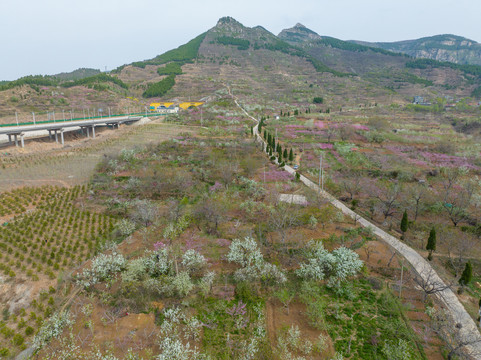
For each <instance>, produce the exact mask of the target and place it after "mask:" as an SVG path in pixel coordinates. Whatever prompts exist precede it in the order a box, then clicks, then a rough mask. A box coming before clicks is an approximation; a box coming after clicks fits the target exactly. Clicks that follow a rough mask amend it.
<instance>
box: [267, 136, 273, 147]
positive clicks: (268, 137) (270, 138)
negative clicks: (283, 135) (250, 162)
mask: <svg viewBox="0 0 481 360" xmlns="http://www.w3.org/2000/svg"><path fill="white" fill-rule="evenodd" d="M267 143H268V144H269V145H271V144H272V136H271V134H269V133H268V134H267Z"/></svg>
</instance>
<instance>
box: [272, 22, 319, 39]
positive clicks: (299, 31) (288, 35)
mask: <svg viewBox="0 0 481 360" xmlns="http://www.w3.org/2000/svg"><path fill="white" fill-rule="evenodd" d="M278 37H279V38H281V39H282V40H285V41H287V42H291V43H302V42H306V41H310V40H319V39H321V37H320V36H319V34H317V33H316V32H314V31H312V30H310V29H308V28H307V27H305V26H304V25H302V24H301V23H297V24H296V25H294V27H292V28H290V29H284V30H282V31H281V32H280V33H279V35H278Z"/></svg>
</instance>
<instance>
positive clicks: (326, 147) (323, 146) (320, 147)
mask: <svg viewBox="0 0 481 360" xmlns="http://www.w3.org/2000/svg"><path fill="white" fill-rule="evenodd" d="M318 147H319V149H332V148H333V145H332V144H326V143H321V144H318Z"/></svg>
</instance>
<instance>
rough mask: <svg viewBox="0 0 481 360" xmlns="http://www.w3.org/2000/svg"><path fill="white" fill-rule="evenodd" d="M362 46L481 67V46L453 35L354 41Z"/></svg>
mask: <svg viewBox="0 0 481 360" xmlns="http://www.w3.org/2000/svg"><path fill="white" fill-rule="evenodd" d="M352 42H353V43H356V44H360V45H367V46H372V47H377V48H381V49H385V50H389V51H395V52H401V53H404V54H407V55H409V56H412V57H415V58H426V59H433V60H437V61H449V62H453V63H456V64H471V65H481V44H479V43H477V42H476V41H474V40H470V39H467V38H464V37H462V36H456V35H451V34H446V35H436V36H430V37H423V38H421V39H416V40H405V41H397V42H374V43H368V42H364V41H354V40H353V41H352Z"/></svg>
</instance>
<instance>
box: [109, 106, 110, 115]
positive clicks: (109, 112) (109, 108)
mask: <svg viewBox="0 0 481 360" xmlns="http://www.w3.org/2000/svg"><path fill="white" fill-rule="evenodd" d="M109 117H110V107H109Z"/></svg>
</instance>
